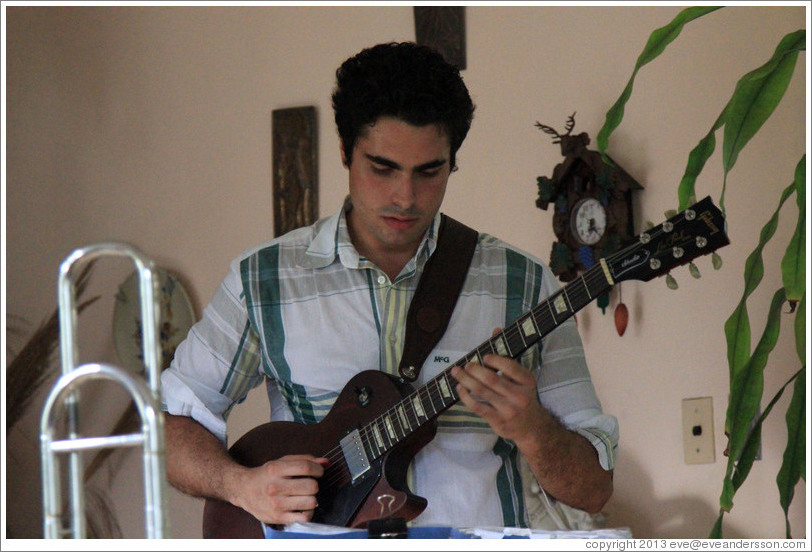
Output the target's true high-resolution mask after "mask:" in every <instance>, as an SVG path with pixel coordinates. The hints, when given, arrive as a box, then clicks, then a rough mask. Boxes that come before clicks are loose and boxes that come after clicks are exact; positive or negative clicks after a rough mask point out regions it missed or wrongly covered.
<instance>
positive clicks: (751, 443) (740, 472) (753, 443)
mask: <svg viewBox="0 0 812 552" xmlns="http://www.w3.org/2000/svg"><path fill="white" fill-rule="evenodd" d="M802 370H803V369H801V370H798V371H797V372H795V374H793V376H792V377H791V378H789V379H788V380H787V381H786V383H784V385H783V386H781V389H779V390H778V392H777V393H776V394H775V396H774V397H773V398H772V400H771V401H770V403H769V404H768V405H767V408H765V409H764V412H762V413H761V416H759V418H758V420H756V422H755V423H754V424H753V429H752V431H751V432H750V435H749V436H748V437H747V441H746V442H745V444H744V448H743V450H742V459H741V460H739V462H738V463H737V464H736V468H735V470H734V472H733V476H732V478H731V482H732V484H733V489H734V490H738V489H739V487H741V485H742V483H744V480H745V479H746V478H747V475H748V474H749V473H750V468H751V467H752V465H753V461H754V460H755V457H756V454H757V453H758V448H759V445H760V444H761V427H762V425H763V424H764V420H766V419H767V416H769V415H770V411H772V409H773V407H774V406H775V403H777V402H778V399H780V398H781V396H782V395H783V394H784V390H785V389H786V388H787V386H788V385H789V384H791V383H792V382H793V381H794V380H795V379H796V378H797V377H798V376H799V375H800V374H801V372H802Z"/></svg>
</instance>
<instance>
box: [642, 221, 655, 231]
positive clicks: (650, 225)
mask: <svg viewBox="0 0 812 552" xmlns="http://www.w3.org/2000/svg"><path fill="white" fill-rule="evenodd" d="M652 228H654V223H653V222H651V221H650V220H647V221H645V222H644V223H643V231H645V232H648V231H649V230H651V229H652Z"/></svg>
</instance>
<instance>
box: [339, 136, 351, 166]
mask: <svg viewBox="0 0 812 552" xmlns="http://www.w3.org/2000/svg"><path fill="white" fill-rule="evenodd" d="M338 149H339V151H340V152H341V164H342V165H344V168H345V169H349V168H350V164H349V162H348V159H347V154H346V153H344V142H342V141H341V140H339V141H338Z"/></svg>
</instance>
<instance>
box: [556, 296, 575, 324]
mask: <svg viewBox="0 0 812 552" xmlns="http://www.w3.org/2000/svg"><path fill="white" fill-rule="evenodd" d="M568 302H569V301H568V300H567V298H566V294H565V293H564V290H561V291H559V292H558V293H557V294H556V295H554V296H553V306H554V307H555V312H557V313H558V314H567V310H568V309H567V303H568ZM570 310H571V309H570ZM556 323H557V322H556Z"/></svg>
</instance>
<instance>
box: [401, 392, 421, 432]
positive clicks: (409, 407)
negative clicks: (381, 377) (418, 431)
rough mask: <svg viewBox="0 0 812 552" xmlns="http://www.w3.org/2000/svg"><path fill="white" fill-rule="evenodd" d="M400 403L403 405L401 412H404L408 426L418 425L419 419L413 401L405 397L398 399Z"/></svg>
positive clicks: (416, 426) (415, 426)
mask: <svg viewBox="0 0 812 552" xmlns="http://www.w3.org/2000/svg"><path fill="white" fill-rule="evenodd" d="M400 404H401V405H402V406H403V412H404V413H405V414H406V420H408V422H409V426H410V427H413V428H418V427H420V419H419V418H418V417H417V413H416V412H415V409H414V404H413V402H412V401H411V400H409V399H408V398H406V399H403V400H402V401H400Z"/></svg>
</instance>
